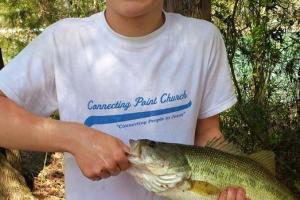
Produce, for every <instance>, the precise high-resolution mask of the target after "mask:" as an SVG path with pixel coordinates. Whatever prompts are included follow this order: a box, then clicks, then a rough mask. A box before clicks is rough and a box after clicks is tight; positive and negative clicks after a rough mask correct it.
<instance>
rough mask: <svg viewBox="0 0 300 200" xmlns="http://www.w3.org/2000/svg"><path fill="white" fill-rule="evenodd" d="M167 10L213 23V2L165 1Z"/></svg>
mask: <svg viewBox="0 0 300 200" xmlns="http://www.w3.org/2000/svg"><path fill="white" fill-rule="evenodd" d="M165 10H166V11H169V12H176V13H180V14H182V15H185V16H191V17H195V18H200V19H205V20H208V21H211V0H193V1H191V0H180V1H178V0H165Z"/></svg>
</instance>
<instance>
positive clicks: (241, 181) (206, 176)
mask: <svg viewBox="0 0 300 200" xmlns="http://www.w3.org/2000/svg"><path fill="white" fill-rule="evenodd" d="M130 148H131V155H130V156H129V160H130V162H131V163H132V167H131V168H130V169H129V173H130V174H131V175H133V176H134V178H135V179H136V181H137V182H138V183H140V184H141V185H143V186H144V187H145V188H146V189H147V190H149V191H150V192H154V193H155V194H157V195H159V196H163V197H166V198H168V199H171V200H217V199H218V197H219V195H220V193H221V191H223V190H225V189H226V188H228V187H230V186H235V187H242V188H244V189H245V190H246V192H247V196H248V198H250V199H251V200H295V198H294V197H293V195H292V193H291V192H290V191H289V190H288V189H287V187H285V186H284V185H283V184H281V183H280V182H279V181H278V180H277V179H276V178H275V176H274V173H275V168H274V165H273V164H274V156H272V155H274V154H272V153H271V152H268V151H263V152H260V153H255V154H252V155H249V156H246V155H241V153H233V148H231V147H229V144H228V145H227V143H226V145H225V143H224V142H221V141H218V140H214V141H212V142H210V144H209V145H207V146H206V147H196V146H189V145H182V144H172V143H163V142H155V141H150V140H137V141H134V140H131V141H130ZM216 148H221V149H216ZM272 160H273V162H272ZM272 163H273V164H272Z"/></svg>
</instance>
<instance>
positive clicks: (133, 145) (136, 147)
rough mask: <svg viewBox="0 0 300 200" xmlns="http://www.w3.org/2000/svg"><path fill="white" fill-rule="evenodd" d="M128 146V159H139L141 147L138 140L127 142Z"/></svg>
mask: <svg viewBox="0 0 300 200" xmlns="http://www.w3.org/2000/svg"><path fill="white" fill-rule="evenodd" d="M129 144H130V157H135V158H140V157H141V152H142V150H141V145H140V143H139V141H138V140H133V139H130V140H129Z"/></svg>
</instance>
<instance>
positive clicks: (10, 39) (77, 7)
mask: <svg viewBox="0 0 300 200" xmlns="http://www.w3.org/2000/svg"><path fill="white" fill-rule="evenodd" d="M104 8H105V4H104V0H93V1H80V0H53V1H48V0H22V1H20V0H0V47H1V48H3V52H4V58H5V61H6V62H8V60H10V59H11V58H13V57H14V56H15V55H16V54H17V53H18V52H20V50H21V49H23V48H24V47H25V46H26V45H27V44H28V43H29V42H30V41H31V40H32V39H33V38H35V37H36V36H37V35H38V34H39V33H40V32H41V31H43V30H44V28H45V27H47V26H49V25H50V24H52V23H54V22H56V21H58V20H60V19H62V18H67V17H85V16H89V15H91V14H93V13H96V12H98V11H101V10H103V9H104Z"/></svg>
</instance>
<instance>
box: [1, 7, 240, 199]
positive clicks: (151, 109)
mask: <svg viewBox="0 0 300 200" xmlns="http://www.w3.org/2000/svg"><path fill="white" fill-rule="evenodd" d="M165 14H166V22H165V23H164V25H163V26H162V27H161V28H159V29H158V30H156V31H155V32H153V33H151V34H149V35H146V36H144V37H137V38H132V37H131V38H130V37H124V36H122V35H120V34H118V33H116V32H114V31H113V30H112V29H111V28H110V27H109V26H108V24H107V23H106V20H105V17H104V13H103V12H102V13H98V14H95V15H93V16H91V17H88V18H84V19H65V20H61V21H59V22H58V23H55V24H53V25H52V26H50V27H48V28H47V29H46V30H45V31H44V32H43V33H42V34H41V35H40V36H38V37H37V38H36V39H35V40H34V41H33V42H32V43H31V44H29V45H28V46H27V47H26V48H25V49H24V50H23V51H22V52H21V53H20V54H19V55H18V56H16V57H15V58H14V59H13V60H12V61H11V62H10V63H9V64H8V65H7V66H6V67H5V68H4V69H3V70H2V71H1V72H0V90H2V91H3V92H4V93H5V94H6V95H7V96H8V97H9V98H10V99H12V100H13V101H15V102H16V103H17V104H18V105H20V106H22V107H24V108H25V109H26V110H28V111H30V112H32V113H36V114H38V115H40V116H49V115H50V114H51V113H52V112H53V111H55V110H57V109H58V110H59V113H60V118H61V120H62V121H72V122H79V123H84V124H85V125H86V126H89V127H92V128H95V129H98V130H101V131H104V132H106V133H108V134H111V135H113V136H116V137H118V138H120V139H121V140H123V141H124V142H125V143H128V140H129V139H139V138H147V139H152V140H159V141H165V142H176V143H184V144H193V143H194V134H195V127H196V121H197V119H198V118H207V117H210V116H213V115H216V114H218V113H220V112H222V111H224V110H226V109H228V108H229V107H231V106H232V105H233V104H234V103H235V102H236V97H235V95H234V92H233V86H232V80H231V76H230V71H229V67H228V61H227V56H226V50H225V46H224V42H223V39H222V36H221V34H220V32H219V30H218V29H217V28H216V27H215V26H214V25H213V24H211V23H209V22H207V21H203V20H198V19H193V18H187V17H183V16H181V15H179V14H173V13H165ZM65 183H66V198H67V199H68V200H83V199H84V200H96V199H104V200H154V199H155V200H157V199H161V198H159V197H157V196H155V195H154V194H151V193H149V192H147V191H146V190H145V189H143V188H142V186H139V185H138V184H137V183H135V181H134V180H133V178H132V177H130V175H128V174H127V173H126V172H123V173H122V174H121V175H119V176H117V177H111V178H109V179H107V180H102V181H99V182H93V181H90V180H89V179H87V178H85V177H84V176H83V175H82V173H81V171H80V169H79V168H78V166H77V164H76V162H75V159H74V157H73V156H72V155H70V154H67V153H66V154H65Z"/></svg>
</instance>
